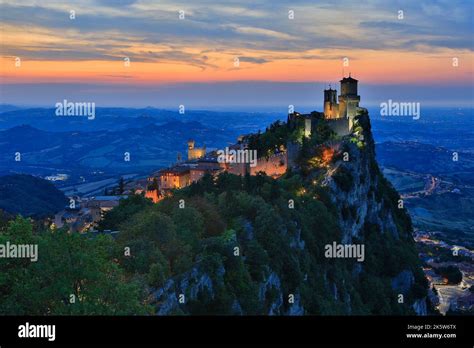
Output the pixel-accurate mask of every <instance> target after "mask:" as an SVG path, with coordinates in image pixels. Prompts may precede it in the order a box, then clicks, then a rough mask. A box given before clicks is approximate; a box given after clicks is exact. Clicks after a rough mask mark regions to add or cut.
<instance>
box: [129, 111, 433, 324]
mask: <svg viewBox="0 0 474 348" xmlns="http://www.w3.org/2000/svg"><path fill="white" fill-rule="evenodd" d="M297 131H298V130H289V129H288V127H287V126H286V125H285V124H276V125H273V126H272V127H271V128H270V130H268V131H267V133H270V134H263V135H262V136H260V135H259V138H257V139H253V140H252V142H253V144H261V143H264V142H267V143H270V144H271V145H272V146H273V145H281V144H286V143H288V141H289V139H294V137H295V132H297ZM271 132H273V133H271ZM275 135H277V136H275ZM272 141H273V143H272ZM178 202H181V203H184V202H185V204H186V206H185V207H181V208H180V209H178V208H177V205H178V204H177V203H178ZM150 209H154V210H155V211H159V214H162V213H163V214H167V216H171V220H172V221H170V222H169V223H170V224H174V225H173V226H174V227H173V226H172V227H170V229H171V230H173V231H175V232H176V234H177V237H176V238H177V239H178V240H179V241H180V243H181V244H179V245H180V246H181V248H187V246H188V245H189V246H190V247H189V250H190V251H189V252H187V253H186V259H187V260H188V262H187V263H186V264H185V265H183V264H182V259H184V256H182V257H181V258H180V259H179V265H178V261H176V260H175V261H173V257H174V256H173V255H172V254H170V252H169V250H170V247H169V246H168V245H165V244H159V246H158V247H159V248H160V250H161V252H162V253H163V254H164V255H165V258H168V260H167V261H166V262H164V263H163V264H160V266H159V267H158V269H159V270H160V272H159V273H158V276H156V277H152V280H150V289H151V290H150V293H151V296H150V303H152V304H153V306H154V307H155V308H156V313H157V314H158V315H169V314H236V315H254V314H264V315H306V314H316V315H368V314H384V315H392V314H393V315H395V314H398V315H400V314H401V315H403V314H415V313H417V314H426V311H427V309H426V301H425V297H426V282H425V279H424V276H423V274H422V272H421V269H420V263H419V260H418V257H417V252H416V250H415V247H414V241H413V238H412V235H411V232H412V226H411V220H410V218H409V216H408V214H407V212H406V210H405V209H404V207H403V202H402V201H401V200H400V197H399V195H398V193H397V192H396V191H395V190H394V189H393V187H392V186H391V184H390V183H389V182H388V181H387V180H386V179H385V178H384V177H383V175H382V174H381V172H380V170H379V168H378V165H377V163H376V161H375V150H374V141H373V138H372V134H371V129H370V120H369V117H368V114H367V113H366V112H361V113H360V115H359V116H358V117H357V118H356V122H355V125H354V128H353V132H352V133H351V134H349V135H347V136H344V137H338V136H337V135H335V134H334V133H333V132H331V131H330V130H329V129H328V127H327V125H325V123H324V120H319V121H317V122H316V125H315V127H314V131H313V134H312V135H311V138H310V139H301V141H300V145H299V154H298V158H297V160H296V161H295V166H294V167H293V168H290V169H289V171H288V172H287V173H286V174H285V175H284V176H282V177H280V178H278V179H276V180H275V179H272V178H269V177H267V176H265V175H263V174H259V175H255V176H249V175H247V176H245V177H240V176H235V175H231V174H221V175H220V176H219V178H217V180H213V179H212V178H206V177H205V178H204V179H203V180H201V181H200V182H198V183H196V184H193V185H191V186H190V187H188V188H186V189H184V190H180V191H178V192H176V193H175V195H174V196H173V197H172V198H169V199H166V200H165V201H164V202H161V203H160V204H158V205H157V206H156V207H154V208H150ZM142 214H145V215H144V216H149V215H146V214H147V213H142ZM148 214H150V213H148ZM182 214H188V215H187V216H188V218H189V217H192V220H193V221H192V222H187V220H183V218H182ZM160 219H161V218H160ZM163 219H165V218H164V217H163ZM142 220H143V217H141V218H140V220H137V221H142ZM137 223H138V222H137ZM183 224H184V225H183ZM189 224H193V226H192V227H190V226H189ZM154 226H155V225H150V227H149V228H152V229H153V228H154ZM183 226H184V227H183ZM133 228H134V229H136V226H135V227H133ZM129 229H131V227H130V228H129ZM183 229H184V230H185V231H186V234H185V236H184V232H182V231H183ZM121 230H123V232H124V233H123V235H124V236H125V237H123V238H124V240H126V238H127V233H128V232H127V225H125V226H122V227H121ZM156 233H157V234H160V233H162V230H157V232H156ZM153 238H155V237H153ZM331 247H334V248H340V249H341V250H340V251H341V253H339V252H336V251H334V250H333V253H332V254H331V252H329V253H328V249H330V248H331ZM347 247H354V249H350V248H347ZM186 250H188V249H186ZM351 250H352V251H353V252H355V251H356V250H357V251H358V255H357V257H355V256H356V255H354V254H350V251H351ZM347 251H349V253H347ZM168 254H169V255H171V256H169V257H168V256H167V255H168ZM331 255H332V256H331Z"/></svg>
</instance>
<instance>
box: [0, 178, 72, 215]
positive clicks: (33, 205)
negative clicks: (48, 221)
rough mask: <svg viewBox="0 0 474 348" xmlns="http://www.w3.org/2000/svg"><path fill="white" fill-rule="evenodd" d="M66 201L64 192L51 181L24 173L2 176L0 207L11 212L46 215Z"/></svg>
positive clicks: (62, 206) (58, 208) (57, 209)
mask: <svg viewBox="0 0 474 348" xmlns="http://www.w3.org/2000/svg"><path fill="white" fill-rule="evenodd" d="M66 203H67V199H66V197H65V196H64V194H63V193H62V192H61V191H59V190H58V189H57V188H56V187H55V186H54V185H53V184H52V183H50V182H49V181H46V180H43V179H40V178H37V177H34V176H31V175H23V174H15V175H6V176H1V177H0V209H3V210H5V211H7V212H9V213H12V214H21V215H23V216H31V217H46V216H49V215H52V214H54V213H56V212H58V211H60V210H61V209H63V208H64V206H65V205H66Z"/></svg>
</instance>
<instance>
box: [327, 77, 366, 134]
mask: <svg viewBox="0 0 474 348" xmlns="http://www.w3.org/2000/svg"><path fill="white" fill-rule="evenodd" d="M340 82H341V94H340V95H339V97H338V101H339V103H338V102H337V101H336V95H337V90H336V89H331V87H329V89H325V90H324V118H325V119H326V120H327V121H328V122H329V125H330V126H331V128H333V130H334V131H335V132H336V133H338V134H339V135H346V134H349V133H350V131H351V130H352V126H353V125H354V117H355V116H356V115H357V111H358V109H359V102H360V96H359V95H357V82H358V81H357V80H356V79H354V78H352V77H351V75H350V74H349V77H344V78H343V79H342V80H341V81H340Z"/></svg>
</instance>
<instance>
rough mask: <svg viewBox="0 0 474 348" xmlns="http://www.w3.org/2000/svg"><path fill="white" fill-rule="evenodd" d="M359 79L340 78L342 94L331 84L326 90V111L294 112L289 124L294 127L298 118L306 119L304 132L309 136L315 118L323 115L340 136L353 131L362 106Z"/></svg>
mask: <svg viewBox="0 0 474 348" xmlns="http://www.w3.org/2000/svg"><path fill="white" fill-rule="evenodd" d="M358 82H359V81H358V80H356V79H354V78H353V77H351V75H350V74H349V77H343V78H342V80H340V83H341V94H340V95H339V96H338V95H337V90H336V89H332V88H331V86H329V88H328V89H325V90H324V112H323V113H319V112H315V111H313V112H312V113H310V114H300V113H298V112H294V113H292V114H289V115H288V121H287V123H288V125H289V126H290V127H294V126H295V125H296V124H297V123H298V120H301V119H304V127H305V129H304V134H305V136H306V137H308V136H309V135H310V134H311V128H312V126H313V125H314V123H315V120H316V119H317V118H319V117H323V118H324V119H325V120H326V122H327V124H328V125H329V127H331V129H332V130H333V131H334V132H335V133H336V134H337V135H339V136H345V135H348V134H350V133H351V131H352V127H353V125H354V118H355V117H356V116H357V114H358V112H359V111H362V108H360V107H359V102H360V96H359V95H358V94H357V93H358V92H357V83H358Z"/></svg>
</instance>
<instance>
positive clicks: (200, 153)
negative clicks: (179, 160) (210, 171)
mask: <svg viewBox="0 0 474 348" xmlns="http://www.w3.org/2000/svg"><path fill="white" fill-rule="evenodd" d="M195 144H196V143H195V141H194V140H192V139H190V140H188V160H195V159H199V158H202V157H204V156H205V155H206V147H205V146H203V147H195V146H194V145H195Z"/></svg>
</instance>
